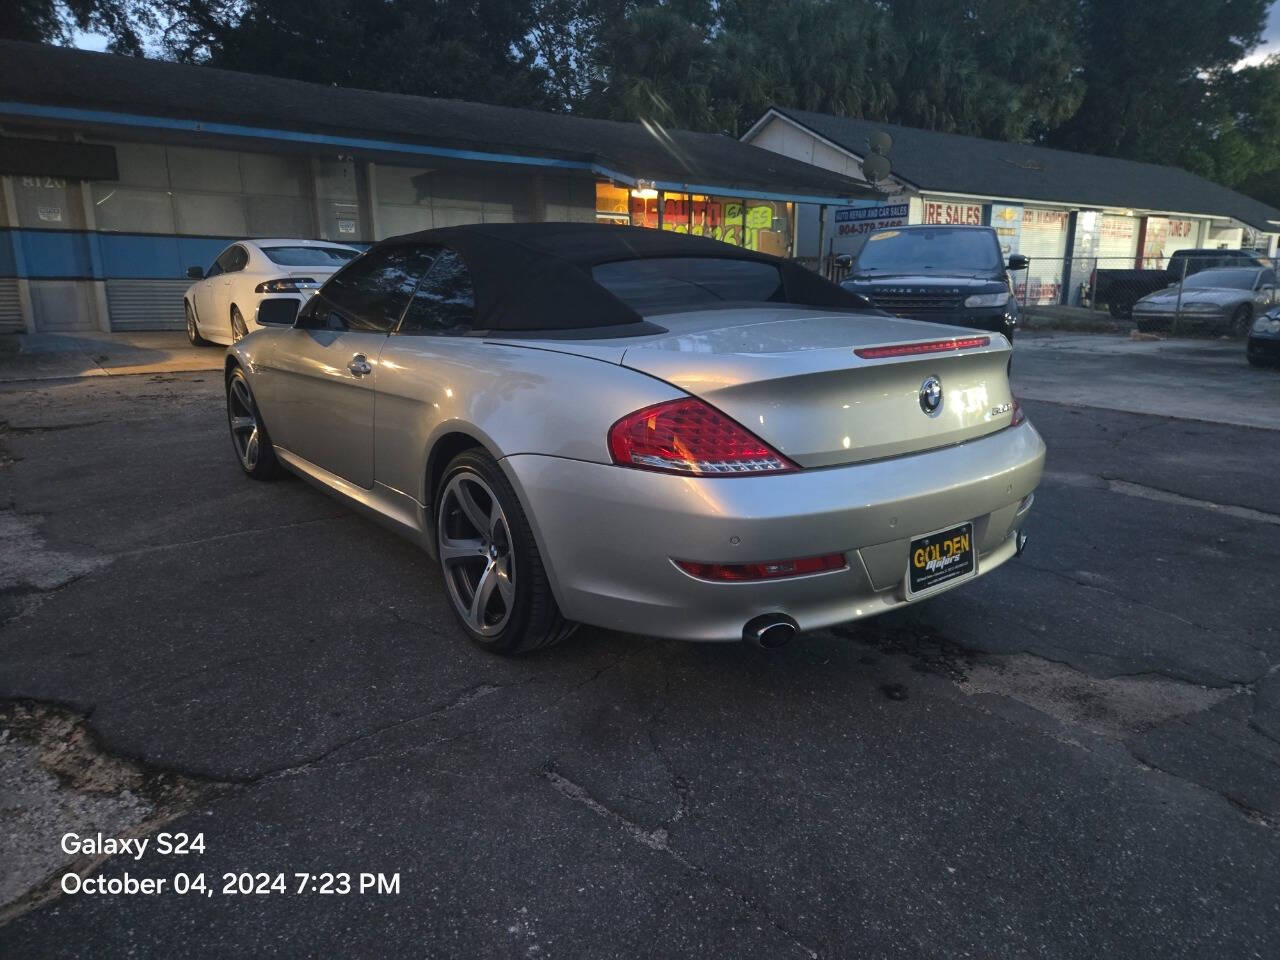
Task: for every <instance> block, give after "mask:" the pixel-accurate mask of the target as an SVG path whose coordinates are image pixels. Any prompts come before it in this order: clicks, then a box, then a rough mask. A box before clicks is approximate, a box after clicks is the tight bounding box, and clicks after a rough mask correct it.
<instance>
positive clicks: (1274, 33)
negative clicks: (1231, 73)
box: [1236, 3, 1280, 67]
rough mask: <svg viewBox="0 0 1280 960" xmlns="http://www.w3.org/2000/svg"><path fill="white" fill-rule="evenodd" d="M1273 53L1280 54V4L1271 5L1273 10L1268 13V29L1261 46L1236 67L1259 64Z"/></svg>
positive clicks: (1265, 31) (1263, 35) (1263, 33)
mask: <svg viewBox="0 0 1280 960" xmlns="http://www.w3.org/2000/svg"><path fill="white" fill-rule="evenodd" d="M1273 53H1280V3H1273V4H1271V9H1269V10H1268V11H1267V28H1266V29H1265V30H1263V31H1262V43H1261V45H1260V46H1259V47H1258V49H1256V50H1254V51H1253V53H1251V54H1249V56H1247V57H1245V58H1244V59H1243V60H1241V61H1240V62H1239V63H1238V64H1236V66H1237V67H1244V66H1248V65H1250V64H1254V63H1258V62H1259V61H1261V60H1262V59H1263V58H1265V57H1267V56H1269V55H1271V54H1273Z"/></svg>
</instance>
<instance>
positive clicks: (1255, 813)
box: [970, 694, 1277, 829]
mask: <svg viewBox="0 0 1280 960" xmlns="http://www.w3.org/2000/svg"><path fill="white" fill-rule="evenodd" d="M994 696H997V697H1000V698H1002V699H1007V700H1013V701H1014V702H1017V703H1023V705H1024V706H1030V707H1031V709H1033V710H1035V711H1036V712H1037V713H1040V714H1043V715H1044V716H1050V715H1049V714H1046V713H1045V712H1044V711H1043V710H1040V709H1039V708H1038V707H1035V706H1033V705H1030V704H1026V703H1024V702H1023V701H1020V700H1018V699H1017V698H1016V697H1012V696H1010V695H1009V694H994ZM970 709H973V710H976V711H978V712H979V713H982V714H983V715H985V716H988V717H991V718H992V719H995V720H999V721H1001V722H1003V723H1007V724H1009V725H1010V726H1013V727H1017V728H1018V729H1019V730H1024V731H1030V732H1031V733H1034V734H1036V735H1039V736H1042V737H1045V738H1047V739H1049V740H1052V741H1054V742H1055V743H1060V744H1062V745H1063V746H1066V747H1071V748H1073V749H1075V750H1080V751H1082V752H1083V753H1086V754H1089V755H1090V756H1093V757H1100V758H1104V759H1105V758H1107V757H1108V756H1109V754H1108V753H1103V752H1101V751H1099V750H1096V749H1094V748H1093V747H1089V746H1087V745H1085V744H1084V743H1083V742H1081V741H1080V740H1077V739H1075V738H1073V737H1069V736H1066V735H1065V734H1062V733H1054V732H1051V731H1048V730H1045V729H1042V728H1040V727H1038V726H1035V725H1033V724H1029V723H1026V722H1025V721H1022V720H1015V719H1013V718H1012V717H1007V716H1004V715H1003V714H1001V713H999V712H997V711H995V710H993V709H991V708H990V707H987V706H982V705H981V704H976V703H975V704H971V706H970ZM1058 722H1059V723H1062V721H1058ZM1177 722H1178V723H1180V724H1184V725H1185V720H1181V719H1179V720H1178V721H1177ZM1094 736H1099V737H1100V739H1101V740H1102V741H1105V742H1106V743H1109V744H1114V745H1115V747H1116V753H1115V754H1114V756H1112V757H1111V758H1112V759H1113V760H1115V761H1116V762H1120V757H1122V756H1124V755H1127V756H1128V757H1129V759H1130V760H1131V761H1132V762H1133V763H1136V764H1137V765H1138V767H1139V769H1146V770H1152V771H1155V772H1156V773H1159V774H1160V775H1162V776H1166V777H1169V778H1171V779H1173V780H1176V781H1178V782H1179V783H1182V784H1185V785H1186V786H1188V787H1191V788H1193V789H1195V790H1197V791H1200V792H1203V793H1207V794H1209V795H1210V796H1213V797H1216V798H1217V799H1219V800H1224V801H1226V803H1227V804H1228V805H1229V806H1230V807H1231V808H1232V810H1234V811H1235V812H1236V813H1238V814H1240V815H1241V816H1243V817H1244V818H1245V819H1246V820H1247V821H1249V822H1250V823H1253V824H1255V825H1257V826H1261V827H1266V828H1268V829H1274V828H1275V827H1276V826H1277V823H1276V820H1275V818H1274V817H1271V816H1269V815H1268V814H1266V813H1263V812H1262V811H1260V810H1256V809H1254V808H1253V807H1251V806H1249V805H1248V804H1247V803H1245V802H1244V801H1242V800H1240V799H1239V798H1237V797H1233V796H1231V795H1230V794H1229V793H1226V792H1223V791H1220V790H1215V789H1213V788H1212V787H1209V786H1206V785H1205V784H1203V783H1199V782H1197V781H1196V780H1193V779H1192V778H1190V777H1187V776H1184V775H1183V774H1180V773H1177V772H1175V771H1172V770H1168V769H1166V768H1164V767H1162V766H1160V765H1159V764H1158V763H1156V762H1154V761H1153V760H1152V759H1150V758H1148V757H1147V756H1145V755H1143V754H1142V753H1141V752H1140V751H1138V750H1136V749H1135V748H1134V746H1133V745H1132V744H1131V743H1130V742H1128V741H1118V740H1114V739H1113V738H1110V737H1106V736H1101V735H1097V734H1094Z"/></svg>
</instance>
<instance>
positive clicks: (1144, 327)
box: [1133, 320, 1156, 333]
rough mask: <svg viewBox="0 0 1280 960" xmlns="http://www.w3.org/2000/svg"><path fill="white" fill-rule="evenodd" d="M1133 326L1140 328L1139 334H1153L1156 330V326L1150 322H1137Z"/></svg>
mask: <svg viewBox="0 0 1280 960" xmlns="http://www.w3.org/2000/svg"><path fill="white" fill-rule="evenodd" d="M1133 325H1134V326H1135V327H1137V328H1138V332H1139V333H1152V332H1154V331H1155V329H1156V325H1155V324H1154V323H1152V322H1151V321H1150V320H1135V321H1133Z"/></svg>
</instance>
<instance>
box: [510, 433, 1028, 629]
mask: <svg viewBox="0 0 1280 960" xmlns="http://www.w3.org/2000/svg"><path fill="white" fill-rule="evenodd" d="M1044 449H1045V448H1044V443H1043V441H1042V440H1041V439H1040V436H1039V434H1037V433H1036V431H1035V430H1034V429H1033V428H1032V427H1031V425H1030V424H1026V425H1024V426H1020V427H1015V428H1011V429H1006V430H1001V431H999V432H998V433H995V434H992V435H990V436H987V437H983V438H981V439H979V440H973V441H970V442H968V443H963V444H958V445H956V446H952V447H946V448H943V449H940V450H933V451H929V452H927V453H921V454H915V455H912V456H906V457H897V458H893V459H890V460H882V461H877V462H872V463H863V464H854V465H850V466H844V467H833V468H826V469H815V470H805V471H801V472H799V473H794V474H783V475H779V476H772V477H769V476H765V477H718V478H694V477H678V476H671V475H667V474H659V473H649V472H645V471H640V470H628V469H624V468H621V467H616V466H612V465H608V464H599V463H587V462H583V461H576V460H565V459H560V458H556V457H544V456H538V455H533V454H520V455H516V456H511V457H507V458H505V459H504V460H503V461H502V463H503V465H504V467H505V469H506V470H507V473H508V476H510V477H511V480H512V482H513V484H514V485H515V486H516V489H517V490H518V492H519V494H520V496H521V499H522V501H523V503H524V505H525V506H526V508H527V509H528V513H529V519H530V522H531V523H532V524H533V527H534V531H535V536H536V537H537V539H538V545H539V549H540V551H541V553H542V557H543V560H544V561H545V563H546V566H547V572H548V575H549V577H550V578H551V582H552V586H553V589H554V590H555V593H556V598H557V600H558V602H559V604H560V607H561V610H562V612H563V613H564V615H565V616H566V617H568V618H569V619H572V620H578V621H581V622H583V623H589V624H593V625H596V626H601V627H608V628H611V629H616V630H624V631H629V632H633V633H647V634H652V635H655V636H663V637H671V638H676V639H685V640H738V639H740V638H741V636H742V627H743V624H745V623H746V622H747V621H748V620H750V619H751V618H753V617H755V616H758V615H760V614H765V613H777V612H782V613H785V614H787V615H789V616H791V617H793V618H794V619H795V620H796V622H797V623H798V624H799V626H800V629H802V630H814V629H818V628H821V627H827V626H830V625H832V624H836V623H841V622H844V621H847V620H855V619H858V618H861V617H867V616H872V615H874V614H877V613H883V612H885V611H887V610H891V609H893V608H895V607H898V606H901V605H903V604H905V603H907V602H908V601H907V600H906V591H905V585H904V581H905V574H906V569H907V554H908V543H909V541H910V539H911V538H912V537H915V536H918V535H920V534H924V533H929V532H931V531H935V530H939V529H942V528H944V527H947V526H949V525H953V524H956V523H961V522H964V521H967V520H972V521H973V523H974V537H975V543H976V547H977V550H978V563H977V575H979V576H981V575H983V574H986V573H989V572H991V571H992V570H994V569H995V568H996V567H998V566H999V565H1000V564H1002V563H1004V562H1005V561H1006V560H1008V559H1009V558H1010V557H1012V556H1013V555H1014V553H1015V551H1016V547H1017V544H1016V531H1017V530H1018V529H1019V528H1020V527H1021V526H1022V524H1023V523H1024V522H1025V519H1026V510H1025V509H1024V510H1023V512H1021V513H1019V505H1020V503H1021V501H1022V500H1023V498H1024V497H1026V496H1027V495H1028V494H1030V493H1031V492H1032V491H1033V490H1034V489H1035V487H1036V485H1037V484H1038V483H1039V481H1040V475H1041V473H1042V471H1043V468H1044ZM735 541H736V542H735ZM837 552H839V553H844V554H845V558H846V561H847V566H846V567H845V568H844V569H842V570H836V571H832V572H829V573H819V574H812V575H808V576H801V577H791V578H786V579H780V580H771V581H757V582H750V583H709V582H706V581H703V580H699V579H696V578H694V577H692V576H690V575H688V574H686V573H684V572H683V571H682V570H680V569H679V568H678V567H676V566H675V565H674V564H673V563H672V558H678V559H683V560H698V561H705V562H712V563H745V562H749V561H765V560H780V559H788V558H793V557H802V556H816V555H820V554H828V553H837ZM963 582H967V581H959V583H963ZM953 585H959V584H958V583H956V584H947V585H944V586H943V587H942V588H940V589H941V590H946V589H950V588H951V586H953Z"/></svg>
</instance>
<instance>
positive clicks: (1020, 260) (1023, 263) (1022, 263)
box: [1009, 253, 1031, 270]
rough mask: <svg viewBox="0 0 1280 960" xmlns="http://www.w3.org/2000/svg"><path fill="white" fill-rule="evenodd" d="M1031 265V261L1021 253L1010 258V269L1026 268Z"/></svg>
mask: <svg viewBox="0 0 1280 960" xmlns="http://www.w3.org/2000/svg"><path fill="white" fill-rule="evenodd" d="M1029 266H1031V261H1030V260H1028V259H1027V258H1026V257H1024V256H1023V255H1022V254H1020V253H1015V254H1014V255H1013V256H1011V257H1010V258H1009V269H1010V270H1025V269H1027V267H1029Z"/></svg>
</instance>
